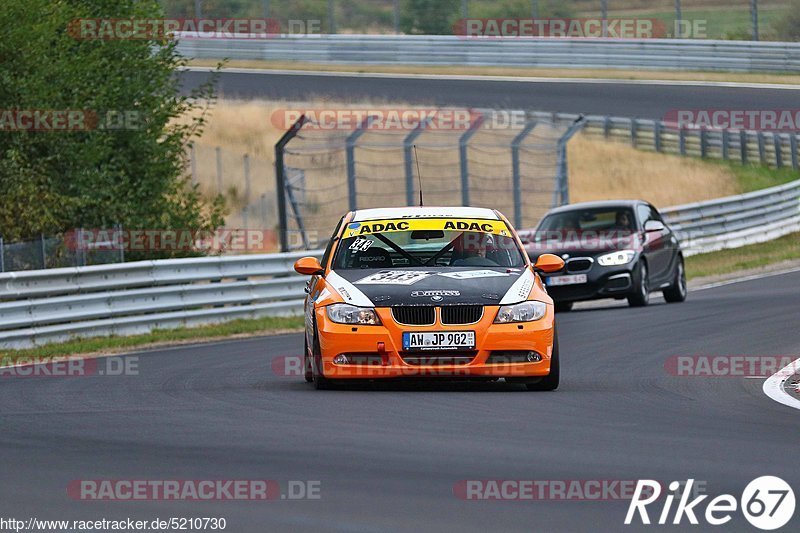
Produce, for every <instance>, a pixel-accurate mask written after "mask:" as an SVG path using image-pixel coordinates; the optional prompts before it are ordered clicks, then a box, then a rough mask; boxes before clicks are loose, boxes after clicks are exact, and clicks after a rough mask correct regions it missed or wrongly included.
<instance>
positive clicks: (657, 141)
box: [653, 120, 662, 152]
mask: <svg viewBox="0 0 800 533" xmlns="http://www.w3.org/2000/svg"><path fill="white" fill-rule="evenodd" d="M661 127H662V125H661V121H660V120H656V121H655V122H654V123H653V148H654V149H655V151H656V152H660V151H661Z"/></svg>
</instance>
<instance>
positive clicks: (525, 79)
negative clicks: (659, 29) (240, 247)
mask: <svg viewBox="0 0 800 533" xmlns="http://www.w3.org/2000/svg"><path fill="white" fill-rule="evenodd" d="M181 70H189V71H196V72H212V71H213V70H214V67H191V66H190V67H184V68H183V69H181ZM222 71H223V72H231V73H233V74H280V75H292V76H328V77H335V78H384V79H393V80H397V79H420V80H453V81H499V82H509V81H510V82H520V83H576V84H605V85H661V86H676V85H677V86H687V87H728V88H740V89H780V90H787V91H800V85H793V84H788V83H787V84H783V83H746V82H734V81H702V80H628V79H614V78H545V77H536V76H480V75H469V74H402V73H391V72H344V71H330V70H328V71H316V70H286V69H258V68H235V67H230V68H224V69H222Z"/></svg>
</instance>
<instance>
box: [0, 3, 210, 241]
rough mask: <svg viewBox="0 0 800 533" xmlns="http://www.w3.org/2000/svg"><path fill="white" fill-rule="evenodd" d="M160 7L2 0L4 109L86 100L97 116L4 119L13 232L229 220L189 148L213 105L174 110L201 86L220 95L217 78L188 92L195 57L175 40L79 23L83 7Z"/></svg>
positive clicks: (6, 216)
mask: <svg viewBox="0 0 800 533" xmlns="http://www.w3.org/2000/svg"><path fill="white" fill-rule="evenodd" d="M159 17H163V15H162V12H161V8H160V7H159V5H158V2H157V1H156V0H26V1H25V2H2V3H0V21H2V23H3V26H4V28H6V30H5V31H4V38H3V39H2V40H0V63H2V65H3V68H2V69H0V110H4V111H8V110H13V112H14V113H18V112H19V111H21V110H51V111H53V110H73V111H74V110H82V111H83V112H84V113H85V115H83V116H84V117H85V118H86V124H88V125H89V126H90V128H89V129H86V130H83V129H82V130H80V131H64V130H54V131H9V128H8V123H7V122H6V123H5V124H4V126H5V131H3V123H2V122H0V234H2V235H3V237H5V238H6V240H14V239H24V238H29V237H32V236H35V235H38V234H39V233H46V234H54V233H59V232H64V231H68V230H70V229H73V228H78V227H84V228H105V227H111V226H112V225H113V224H117V223H119V224H122V225H123V226H124V227H126V228H142V229H178V228H188V229H197V230H200V229H203V230H206V229H212V228H215V227H217V226H219V225H220V224H221V223H222V214H223V205H222V201H221V199H217V200H216V201H213V202H211V203H208V202H206V201H205V200H203V198H202V197H201V195H200V194H199V193H198V191H197V189H196V188H193V187H191V186H190V185H189V184H188V183H187V179H186V178H185V177H184V176H185V171H184V169H185V163H186V162H185V148H186V145H187V143H188V142H189V141H190V139H191V138H192V137H193V136H194V135H196V134H198V133H199V132H200V131H201V130H202V126H203V123H204V120H205V119H204V116H203V114H202V113H200V114H198V116H197V118H196V119H195V120H194V121H192V122H190V123H187V124H184V125H179V124H177V123H175V121H174V119H175V118H176V117H179V116H181V115H183V114H185V113H188V112H191V111H192V110H193V109H195V108H196V107H197V106H199V105H201V104H199V103H196V102H197V101H198V100H195V98H197V97H202V98H210V97H213V94H212V90H211V87H210V85H206V86H204V87H202V88H200V89H198V90H197V91H195V92H194V93H193V94H192V95H190V96H189V97H187V96H182V95H181V94H180V80H179V78H178V77H177V76H176V71H177V69H178V68H179V67H180V66H183V65H184V64H185V60H184V59H182V58H181V57H180V56H179V55H178V54H177V52H176V49H175V44H176V43H175V42H174V41H170V40H162V41H160V42H154V41H152V40H113V39H112V40H91V39H89V40H87V39H82V38H76V35H75V34H74V32H71V31H70V28H73V29H74V26H70V23H71V22H72V21H75V20H76V19H85V18H92V19H97V18H116V19H119V18H126V19H127V18H136V19H139V18H144V19H156V18H159ZM78 37H80V35H78ZM111 117H115V118H114V119H113V120H112V122H111V123H110V124H109V122H107V121H108V120H109V119H111ZM120 117H126V119H125V122H124V124H123V123H120V121H119V118H120ZM104 126H106V128H104ZM107 126H111V127H110V128H109V127H107ZM120 126H121V129H116V128H117V127H120ZM12 129H13V128H12Z"/></svg>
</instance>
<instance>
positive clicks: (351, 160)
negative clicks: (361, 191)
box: [345, 115, 375, 211]
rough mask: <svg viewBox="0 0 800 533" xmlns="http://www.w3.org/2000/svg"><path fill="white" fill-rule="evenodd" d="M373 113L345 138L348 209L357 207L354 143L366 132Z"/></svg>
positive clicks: (351, 209) (352, 209) (353, 209)
mask: <svg viewBox="0 0 800 533" xmlns="http://www.w3.org/2000/svg"><path fill="white" fill-rule="evenodd" d="M374 118H375V116H374V115H370V116H368V117H367V118H365V119H364V120H362V121H361V124H359V125H358V128H356V131H354V132H353V133H351V134H350V135H348V137H347V139H346V140H345V154H346V157H347V206H348V209H349V210H350V211H355V210H356V209H357V208H358V195H357V189H356V144H357V143H358V139H359V137H361V136H362V135H364V133H366V131H367V129H368V128H369V126H370V124H372V120H373V119H374Z"/></svg>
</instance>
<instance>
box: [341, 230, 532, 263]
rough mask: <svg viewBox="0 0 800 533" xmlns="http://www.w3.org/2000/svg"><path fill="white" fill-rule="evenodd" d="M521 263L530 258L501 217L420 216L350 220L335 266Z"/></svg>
mask: <svg viewBox="0 0 800 533" xmlns="http://www.w3.org/2000/svg"><path fill="white" fill-rule="evenodd" d="M415 266H416V267H426V268H432V267H484V268H486V267H489V268H492V267H500V268H521V267H523V266H525V259H524V256H523V252H522V250H520V248H519V246H518V245H517V241H516V240H515V239H514V238H513V237H512V233H511V230H510V229H509V228H508V226H507V225H506V224H505V223H504V222H502V221H500V220H473V219H454V218H419V219H395V220H370V221H367V222H356V223H351V224H349V225H348V226H347V228H345V230H344V234H343V236H342V242H341V243H340V244H339V246H338V247H337V251H336V256H335V258H334V261H333V268H334V269H362V268H394V267H415Z"/></svg>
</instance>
